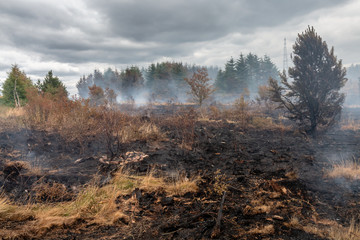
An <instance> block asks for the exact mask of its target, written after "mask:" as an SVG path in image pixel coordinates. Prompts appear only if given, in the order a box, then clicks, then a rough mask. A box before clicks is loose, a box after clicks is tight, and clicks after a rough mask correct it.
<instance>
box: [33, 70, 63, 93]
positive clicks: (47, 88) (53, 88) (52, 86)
mask: <svg viewBox="0 0 360 240" xmlns="http://www.w3.org/2000/svg"><path fill="white" fill-rule="evenodd" d="M37 85H38V88H39V89H40V91H42V92H44V93H49V94H51V95H53V96H55V95H56V96H67V95H68V91H67V90H66V87H65V85H64V84H63V83H62V82H61V81H60V80H59V78H58V77H56V76H54V75H53V72H52V70H50V71H49V72H48V74H47V75H46V76H45V79H44V81H43V82H42V83H40V82H38V84H37Z"/></svg>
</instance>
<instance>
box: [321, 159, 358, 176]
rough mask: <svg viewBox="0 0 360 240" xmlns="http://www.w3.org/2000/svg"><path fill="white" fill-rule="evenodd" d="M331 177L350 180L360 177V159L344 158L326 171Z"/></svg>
mask: <svg viewBox="0 0 360 240" xmlns="http://www.w3.org/2000/svg"><path fill="white" fill-rule="evenodd" d="M326 176H327V177H330V178H345V179H348V180H359V179H360V159H358V160H356V159H348V160H342V161H341V162H340V163H335V164H333V166H332V168H331V169H330V170H329V171H328V172H327V173H326Z"/></svg>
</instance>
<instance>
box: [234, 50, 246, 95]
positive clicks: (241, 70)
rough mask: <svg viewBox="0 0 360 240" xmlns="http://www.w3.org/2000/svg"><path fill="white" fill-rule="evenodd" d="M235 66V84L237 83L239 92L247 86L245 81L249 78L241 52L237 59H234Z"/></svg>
mask: <svg viewBox="0 0 360 240" xmlns="http://www.w3.org/2000/svg"><path fill="white" fill-rule="evenodd" d="M235 68H236V78H237V84H238V85H239V89H240V90H241V92H243V91H244V90H245V89H246V88H248V86H247V81H248V78H249V72H248V68H247V65H246V61H245V57H244V55H243V54H242V53H241V54H240V57H239V59H238V60H237V61H236V64H235Z"/></svg>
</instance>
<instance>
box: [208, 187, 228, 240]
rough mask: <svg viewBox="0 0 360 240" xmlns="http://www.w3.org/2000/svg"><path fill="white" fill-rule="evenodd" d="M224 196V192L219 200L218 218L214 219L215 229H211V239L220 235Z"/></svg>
mask: <svg viewBox="0 0 360 240" xmlns="http://www.w3.org/2000/svg"><path fill="white" fill-rule="evenodd" d="M225 196H226V191H224V194H223V196H222V199H221V203H220V208H219V212H218V216H217V219H216V224H215V227H214V228H213V231H212V233H211V238H216V237H218V236H219V234H220V225H221V219H222V217H223V208H224V202H225Z"/></svg>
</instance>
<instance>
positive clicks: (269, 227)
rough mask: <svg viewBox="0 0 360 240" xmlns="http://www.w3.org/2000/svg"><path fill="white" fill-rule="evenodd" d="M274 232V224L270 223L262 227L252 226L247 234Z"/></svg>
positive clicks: (268, 233)
mask: <svg viewBox="0 0 360 240" xmlns="http://www.w3.org/2000/svg"><path fill="white" fill-rule="evenodd" d="M274 233H275V229H274V225H272V224H270V225H266V226H263V227H258V228H254V229H251V230H250V231H248V234H260V235H270V234H274Z"/></svg>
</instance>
